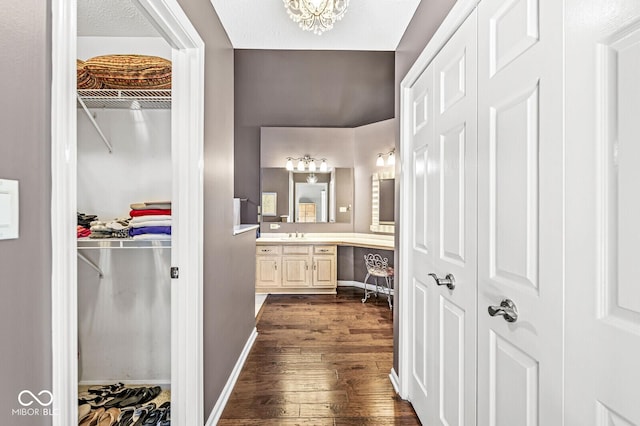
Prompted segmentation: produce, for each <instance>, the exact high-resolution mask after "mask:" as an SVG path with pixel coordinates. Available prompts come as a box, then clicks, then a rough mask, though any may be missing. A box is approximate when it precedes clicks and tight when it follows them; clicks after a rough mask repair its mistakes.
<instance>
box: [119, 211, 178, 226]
mask: <svg viewBox="0 0 640 426" xmlns="http://www.w3.org/2000/svg"><path fill="white" fill-rule="evenodd" d="M156 220H157V221H165V220H171V216H169V215H168V214H159V215H149V216H138V217H134V218H133V219H131V220H130V221H129V224H131V225H134V224H136V223H140V222H151V221H156Z"/></svg>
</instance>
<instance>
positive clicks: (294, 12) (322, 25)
mask: <svg viewBox="0 0 640 426" xmlns="http://www.w3.org/2000/svg"><path fill="white" fill-rule="evenodd" d="M348 6H349V0H284V7H285V8H286V9H287V14H289V17H290V18H291V19H292V20H293V22H297V23H298V25H299V26H300V28H302V29H303V30H305V31H313V33H314V34H318V35H321V34H322V33H323V32H325V31H329V30H330V29H331V28H333V24H334V23H335V22H336V21H339V20H341V19H342V17H343V16H344V14H345V13H346V12H347V7H348Z"/></svg>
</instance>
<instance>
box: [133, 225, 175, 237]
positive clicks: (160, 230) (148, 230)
mask: <svg viewBox="0 0 640 426" xmlns="http://www.w3.org/2000/svg"><path fill="white" fill-rule="evenodd" d="M141 234H167V235H171V227H170V226H144V227H142V228H131V229H130V230H129V235H131V236H132V237H134V236H136V235H141Z"/></svg>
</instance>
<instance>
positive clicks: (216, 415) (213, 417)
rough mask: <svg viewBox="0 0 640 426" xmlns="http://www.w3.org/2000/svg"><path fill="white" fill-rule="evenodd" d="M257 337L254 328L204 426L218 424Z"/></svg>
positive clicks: (256, 331)
mask: <svg viewBox="0 0 640 426" xmlns="http://www.w3.org/2000/svg"><path fill="white" fill-rule="evenodd" d="M257 337H258V330H256V329H255V327H254V329H253V331H252V332H251V335H250V336H249V338H248V339H247V343H246V344H245V345H244V349H242V352H241V353H240V356H239V357H238V361H236V365H235V367H233V371H231V375H230V376H229V379H228V380H227V383H226V384H225V385H224V388H223V389H222V392H221V393H220V397H218V401H216V405H215V406H214V407H213V410H211V414H210V415H209V418H208V419H207V423H205V426H215V425H216V424H218V420H220V416H222V412H223V411H224V407H226V405H227V401H229V397H230V396H231V392H233V388H234V386H235V385H236V382H237V381H238V377H239V376H240V372H241V371H242V367H244V363H245V361H246V360H247V358H248V357H249V353H250V352H251V348H252V347H253V343H254V342H255V341H256V338H257ZM172 410H173V409H172Z"/></svg>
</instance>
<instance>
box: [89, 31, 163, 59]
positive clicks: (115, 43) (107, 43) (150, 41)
mask: <svg viewBox="0 0 640 426" xmlns="http://www.w3.org/2000/svg"><path fill="white" fill-rule="evenodd" d="M112 54H139V55H151V56H160V57H161V58H165V59H169V60H171V46H169V45H168V44H167V42H166V41H164V39H162V38H160V37H135V38H133V37H78V59H82V60H87V59H89V58H93V57H94V56H100V55H112Z"/></svg>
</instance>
